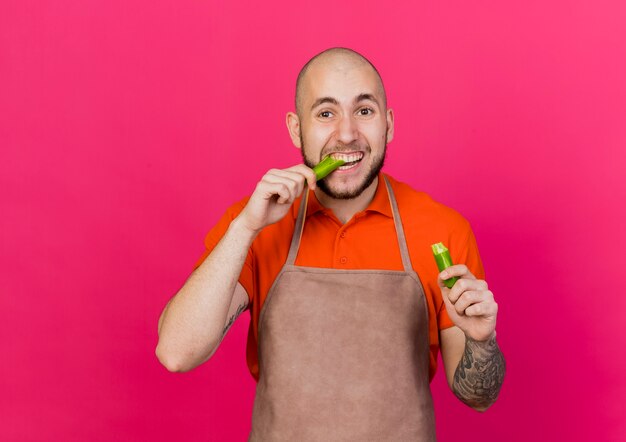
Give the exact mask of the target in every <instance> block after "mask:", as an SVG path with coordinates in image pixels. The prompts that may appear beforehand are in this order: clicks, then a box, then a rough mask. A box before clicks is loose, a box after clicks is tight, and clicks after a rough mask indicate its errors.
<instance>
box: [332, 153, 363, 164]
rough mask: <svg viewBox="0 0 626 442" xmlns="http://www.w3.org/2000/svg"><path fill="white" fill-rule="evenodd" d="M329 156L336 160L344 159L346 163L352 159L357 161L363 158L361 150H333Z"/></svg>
mask: <svg viewBox="0 0 626 442" xmlns="http://www.w3.org/2000/svg"><path fill="white" fill-rule="evenodd" d="M330 156H331V157H332V158H334V159H336V160H344V161H345V162H346V163H351V162H353V161H359V160H361V159H362V158H363V152H356V153H350V154H345V153H341V152H335V153H332V154H330Z"/></svg>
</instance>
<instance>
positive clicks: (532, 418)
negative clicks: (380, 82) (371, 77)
mask: <svg viewBox="0 0 626 442" xmlns="http://www.w3.org/2000/svg"><path fill="white" fill-rule="evenodd" d="M385 6H387V7H385ZM625 22H626V9H625V7H624V6H623V2H619V1H612V2H611V1H591V0H587V1H576V2H573V1H560V2H557V1H552V2H544V1H541V2H539V1H525V2H485V1H478V2H467V1H453V2H425V1H419V2H414V1H403V2H391V3H390V2H387V3H380V2H358V3H356V2H355V3H354V4H349V3H346V2H340V3H332V4H330V3H319V4H318V3H311V5H310V6H306V5H304V4H300V3H298V2H288V1H280V2H273V3H266V4H263V5H259V4H258V2H243V1H232V2H217V1H211V2H206V1H204V2H201V1H189V2H181V1H156V2H154V1H145V0H144V1H125V0H124V1H122V0H114V1H111V0H109V1H59V0H57V1H54V2H52V1H49V2H46V1H17V0H14V1H3V2H2V4H1V6H0V198H1V207H0V210H1V213H2V215H1V216H0V235H1V236H0V240H1V243H0V245H1V249H0V268H1V269H2V270H1V273H0V312H1V313H0V314H1V316H2V320H1V321H0V338H1V342H2V347H1V348H2V363H0V416H1V417H0V440H3V441H4V440H7V441H14V440H15V441H30V440H63V441H85V440H89V441H99V440H102V441H108V440H146V441H147V440H150V441H160V440H163V441H165V440H188V441H206V440H244V439H245V438H246V436H247V433H248V431H249V428H250V415H251V410H252V401H253V397H254V382H253V379H252V377H251V376H250V375H249V373H248V371H247V367H246V365H245V336H246V331H247V327H248V322H249V319H248V315H245V316H244V317H243V318H242V319H240V320H239V321H238V322H237V323H236V325H235V326H234V328H233V329H232V330H231V332H230V334H229V335H228V337H227V339H226V340H225V342H224V343H223V344H222V347H221V348H220V350H219V351H218V353H217V354H216V355H215V356H214V358H213V359H212V360H211V361H210V362H209V363H207V364H205V365H203V366H201V367H199V368H197V369H195V370H193V371H191V372H189V373H184V374H173V373H169V372H168V371H167V370H166V369H165V368H164V367H162V366H161V365H160V364H159V363H158V361H157V359H156V357H155V356H154V348H155V346H156V342H157V333H156V326H157V319H158V317H159V314H160V312H161V310H162V308H163V307H164V305H165V303H166V302H167V300H168V299H169V298H170V297H171V296H173V295H174V294H175V293H176V291H177V290H178V289H179V288H180V287H181V285H182V284H183V283H184V281H185V279H186V277H187V276H188V274H189V272H190V270H191V268H192V266H193V263H194V262H195V261H196V259H197V258H198V257H199V256H200V254H201V253H202V250H203V243H202V242H203V237H204V235H205V233H206V232H207V231H208V230H209V228H210V227H211V226H212V225H213V224H214V223H215V222H216V220H217V219H218V217H219V216H220V215H221V214H222V212H223V211H224V210H225V208H226V207H227V206H228V205H229V204H230V203H232V202H233V201H235V200H236V199H239V198H241V197H242V196H244V195H246V194H248V193H250V192H251V191H252V189H253V187H254V184H255V183H256V181H257V180H258V179H259V178H260V176H261V175H262V174H263V173H264V172H265V171H266V169H268V168H270V167H286V166H289V165H292V164H294V163H296V162H298V161H299V154H298V151H297V150H296V149H295V148H293V147H292V146H291V143H290V140H289V138H288V135H287V131H286V129H285V126H284V114H285V112H286V111H288V110H292V108H293V105H292V102H293V94H294V82H295V77H296V75H297V73H298V70H299V69H300V67H301V66H302V65H303V64H304V62H306V60H308V59H309V57H311V56H312V55H314V54H315V53H317V52H319V51H321V50H323V49H325V48H327V47H331V46H348V47H352V48H354V49H356V50H359V51H361V52H362V53H363V54H365V55H366V56H368V57H369V58H370V59H371V60H372V61H373V62H374V63H375V64H376V65H377V67H378V68H379V70H380V72H381V73H382V75H383V78H384V80H385V83H386V86H387V89H388V95H389V103H390V106H391V107H393V108H394V110H395V114H396V137H395V140H394V141H393V142H392V143H391V145H390V146H389V155H388V161H387V166H386V171H387V172H388V173H390V174H392V175H393V176H395V177H396V178H398V179H400V180H402V181H405V182H408V183H410V184H412V185H413V186H414V187H415V188H418V189H421V190H424V191H426V192H428V193H430V194H431V195H432V196H433V197H434V198H436V199H438V200H440V201H441V202H443V203H445V204H448V205H450V206H452V207H454V208H456V209H457V210H458V211H460V212H461V213H462V214H463V215H465V216H466V217H467V218H468V219H469V220H470V222H471V223H472V226H473V228H474V231H475V233H476V237H477V239H478V243H479V246H480V250H481V254H482V257H483V260H484V264H485V268H486V272H487V281H488V282H489V284H490V286H491V288H492V290H493V292H494V293H495V296H496V300H497V301H498V302H499V305H500V314H499V317H498V338H499V341H500V345H501V347H502V349H503V352H504V354H505V356H506V360H507V364H508V371H507V377H506V381H505V385H504V387H503V389H502V393H501V397H500V399H499V400H498V402H497V403H496V404H495V405H494V406H493V407H492V408H491V409H490V410H489V411H488V412H487V413H485V414H480V413H477V412H475V411H473V410H471V409H469V408H467V407H466V406H465V405H463V404H462V403H460V402H459V401H458V400H457V399H456V398H455V397H454V396H453V395H452V393H451V392H450V391H449V389H448V388H447V385H446V384H445V379H444V375H443V372H442V371H439V373H438V374H437V376H436V378H435V380H434V381H433V384H432V387H433V394H434V398H435V407H436V415H437V426H438V434H439V438H440V440H442V441H453V440H459V439H460V438H463V440H466V441H503V440H510V441H526V440H531V439H532V440H576V441H578V440H581V441H582V440H620V439H621V440H626V426H625V423H624V415H625V413H624V405H623V404H624V401H625V400H626V382H625V381H624V369H625V368H626V367H625V365H626V364H625V356H624V353H625V352H624V349H625V348H626V345H625V344H626V338H625V333H624V332H623V331H621V330H618V325H619V324H623V322H624V313H625V311H626V309H625V307H626V301H625V299H626V296H625V294H624V281H623V275H624V270H623V269H624V264H625V262H624V261H625V260H624V250H626V232H625V228H624V221H626V204H625V203H626V185H625V183H626V180H624V178H623V175H624V172H625V170H624V169H625V167H624V165H625V164H626V154H625V149H624V147H625V142H626V124H625V122H626V81H625V79H626V30H625V29H626V28H625V26H624V23H625ZM440 370H441V367H440Z"/></svg>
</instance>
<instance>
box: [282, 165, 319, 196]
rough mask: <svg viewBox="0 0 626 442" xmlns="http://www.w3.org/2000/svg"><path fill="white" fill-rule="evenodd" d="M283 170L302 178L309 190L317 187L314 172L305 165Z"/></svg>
mask: <svg viewBox="0 0 626 442" xmlns="http://www.w3.org/2000/svg"><path fill="white" fill-rule="evenodd" d="M284 170H285V171H289V172H294V173H297V174H300V175H302V176H304V178H305V179H306V182H307V183H308V185H309V188H310V189H311V190H313V189H315V188H316V187H317V177H316V176H315V172H313V169H311V168H310V167H308V166H307V165H305V164H297V165H295V166H292V167H289V168H287V169H284Z"/></svg>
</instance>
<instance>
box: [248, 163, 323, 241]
mask: <svg viewBox="0 0 626 442" xmlns="http://www.w3.org/2000/svg"><path fill="white" fill-rule="evenodd" d="M316 181H317V180H316V177H315V172H313V169H311V168H310V167H307V166H306V165H304V164H298V165H296V166H293V167H290V168H288V169H271V170H269V171H268V172H267V173H266V174H265V175H264V176H263V178H262V179H261V181H259V183H258V184H257V186H256V188H255V189H254V192H253V193H252V195H251V196H250V199H249V200H248V204H247V205H246V207H245V208H244V209H243V211H242V212H241V214H239V218H240V220H241V222H242V224H243V226H245V228H247V229H249V230H250V231H251V232H253V233H254V234H257V233H259V232H260V231H261V230H262V229H263V228H264V227H266V226H269V225H270V224H274V223H275V222H278V221H280V220H281V219H282V218H283V217H284V216H285V215H286V214H287V212H288V211H289V208H290V207H291V205H292V204H293V202H294V201H295V199H296V198H298V197H299V196H300V195H301V194H302V191H303V189H304V186H305V184H308V187H309V188H310V189H315V187H316Z"/></svg>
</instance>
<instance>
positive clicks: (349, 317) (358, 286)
mask: <svg viewBox="0 0 626 442" xmlns="http://www.w3.org/2000/svg"><path fill="white" fill-rule="evenodd" d="M381 184H382V183H379V185H381ZM385 185H386V186H387V190H388V194H389V200H390V203H391V207H392V211H393V218H394V223H395V228H396V234H397V238H398V244H399V246H400V253H401V256H402V263H403V267H404V271H393V270H337V269H326V268H317V267H302V266H296V265H294V263H295V260H296V256H297V253H298V248H299V245H300V238H301V236H302V230H303V228H304V219H305V215H306V206H307V199H308V191H307V192H306V193H305V195H304V196H303V201H302V203H301V205H300V210H299V213H298V218H297V221H296V225H295V229H294V233H293V237H292V241H291V246H290V249H289V255H288V257H287V261H286V263H285V265H284V267H283V268H282V270H281V272H280V273H279V274H278V276H277V278H276V280H275V281H274V284H273V285H272V288H271V289H270V291H269V292H268V295H267V298H266V300H265V303H264V306H263V309H262V311H261V315H260V318H259V344H258V350H259V351H258V355H259V382H258V384H257V388H256V396H255V400H254V408H253V412H252V431H251V433H250V437H249V440H250V441H324V442H327V441H386V440H389V441H435V440H436V436H435V417H434V410H433V405H432V397H431V394H430V386H429V377H428V369H429V339H428V309H427V306H426V297H425V295H424V290H423V288H422V284H421V282H420V280H419V277H418V276H417V274H416V273H415V272H414V271H413V269H412V266H411V261H410V258H409V252H408V248H407V244H406V239H405V236H404V230H403V228H402V221H401V220H400V214H399V211H398V206H397V202H396V200H395V196H394V194H393V190H392V189H391V185H390V184H389V181H388V180H387V178H386V177H385ZM372 253H376V251H375V250H372Z"/></svg>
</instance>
